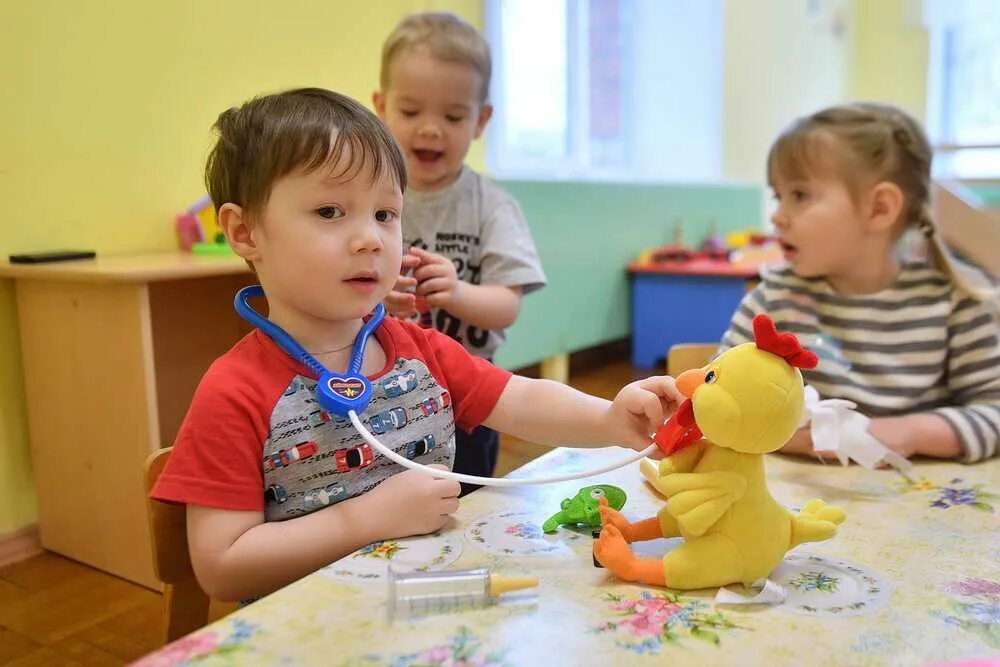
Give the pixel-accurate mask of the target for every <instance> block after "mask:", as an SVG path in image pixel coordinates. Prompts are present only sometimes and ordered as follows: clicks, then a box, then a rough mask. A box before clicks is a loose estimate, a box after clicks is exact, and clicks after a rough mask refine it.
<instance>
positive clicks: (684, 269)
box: [628, 259, 758, 368]
mask: <svg viewBox="0 0 1000 667" xmlns="http://www.w3.org/2000/svg"><path fill="white" fill-rule="evenodd" d="M757 268H758V267H757V266H756V265H747V264H733V263H730V262H725V261H718V260H707V259H696V260H690V261H683V262H632V263H631V264H629V266H628V271H629V274H630V275H631V278H632V365H633V366H639V367H642V368H653V367H654V366H656V365H657V364H658V363H659V362H660V360H661V359H663V358H664V357H665V356H666V354H667V351H668V350H669V349H670V347H671V346H672V345H677V344H679V343H717V342H719V340H720V339H721V338H722V334H724V333H725V332H726V330H727V329H728V328H729V322H730V319H731V318H732V316H733V313H734V312H735V311H736V308H737V306H739V304H740V300H741V299H742V298H743V295H744V294H746V292H747V290H748V289H749V288H751V287H752V286H753V285H754V284H756V278H757Z"/></svg>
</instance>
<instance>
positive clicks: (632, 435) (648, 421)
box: [610, 375, 685, 451]
mask: <svg viewBox="0 0 1000 667" xmlns="http://www.w3.org/2000/svg"><path fill="white" fill-rule="evenodd" d="M684 399H685V397H684V395H683V394H682V393H681V392H680V391H679V390H678V389H677V386H676V385H675V384H674V379H673V378H672V377H670V376H669V375H658V376H654V377H648V378H646V379H645V380H639V381H637V382H633V383H631V384H627V385H625V386H624V387H623V388H622V390H621V391H619V392H618V395H617V396H615V400H614V401H612V402H611V410H610V415H611V418H612V419H613V420H615V421H618V422H620V424H618V425H619V426H620V427H621V430H622V431H624V432H625V433H627V434H628V435H627V439H626V440H624V442H625V443H627V444H629V445H630V446H631V447H632V448H634V449H636V450H637V451H642V450H643V449H645V448H646V447H648V446H649V444H650V440H651V439H652V437H653V434H655V433H656V430H657V429H658V428H660V426H661V425H662V424H663V422H664V421H666V419H667V418H668V417H670V415H672V414H673V413H674V412H676V410H677V406H678V405H680V404H681V402H683V401H684Z"/></svg>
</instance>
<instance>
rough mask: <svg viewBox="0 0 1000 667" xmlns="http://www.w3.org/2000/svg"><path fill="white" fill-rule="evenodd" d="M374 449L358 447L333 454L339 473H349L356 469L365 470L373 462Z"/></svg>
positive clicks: (365, 446) (363, 446) (340, 450)
mask: <svg viewBox="0 0 1000 667" xmlns="http://www.w3.org/2000/svg"><path fill="white" fill-rule="evenodd" d="M372 458H373V457H372V448H371V447H369V446H368V445H358V446H357V447H348V448H347V449H338V450H337V451H336V452H334V453H333V460H334V461H335V462H336V464H337V471H338V472H347V471H349V470H353V469H355V468H364V467H365V466H367V465H370V464H371V462H372Z"/></svg>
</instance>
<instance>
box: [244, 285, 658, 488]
mask: <svg viewBox="0 0 1000 667" xmlns="http://www.w3.org/2000/svg"><path fill="white" fill-rule="evenodd" d="M261 296H264V289H263V288H262V287H261V286H260V285H250V286H249V287H244V288H243V289H241V290H240V291H239V292H237V293H236V299H235V306H236V312H237V313H239V315H240V316H241V317H242V318H243V319H245V320H246V321H247V322H249V323H250V324H252V325H253V326H255V327H257V328H258V329H260V330H261V331H263V332H264V333H265V334H267V336H268V337H270V338H271V340H273V341H274V342H275V343H277V345H278V346H279V347H280V348H281V349H282V350H284V351H285V352H286V353H287V354H288V355H289V356H291V357H292V358H293V359H297V360H299V361H301V362H302V363H303V364H305V365H306V366H308V367H309V368H310V369H311V370H312V371H313V372H314V373H316V376H317V377H318V378H319V380H318V381H317V382H316V400H318V401H319V404H320V406H322V407H323V409H324V410H326V411H327V412H332V413H333V414H336V415H338V416H340V417H346V418H348V419H350V420H351V424H353V425H354V428H355V429H357V431H358V433H359V434H360V435H361V437H362V438H364V440H365V442H367V443H368V444H369V445H371V446H372V447H374V448H375V449H376V450H377V451H378V452H379V453H380V454H382V455H383V456H385V457H386V458H388V459H389V460H391V461H395V462H396V463H398V464H399V465H401V466H405V467H407V468H410V469H412V470H419V471H420V472H423V473H426V474H428V475H431V476H433V477H437V478H439V479H453V480H455V481H456V482H466V483H470V484H479V485H482V486H521V485H526V484H551V483H554V482H566V481H569V480H574V479H580V478H583V477H591V476H593V475H600V474H602V473H606V472H609V471H611V470H616V469H618V468H621V467H623V466H627V465H629V464H630V463H635V462H636V461H638V460H640V459H642V458H644V457H646V456H649V455H650V454H652V453H653V452H654V451H656V449H657V445H656V444H652V445H650V446H649V447H647V448H646V449H645V450H643V451H641V452H639V453H638V454H635V455H634V456H630V457H629V458H627V459H623V460H621V461H618V462H616V463H612V464H609V465H605V466H603V467H600V468H595V469H594V470H588V471H586V472H577V473H572V474H568V475H554V476H550V477H536V478H533V479H507V478H496V477H478V476H476V475H464V474H462V473H456V472H452V471H450V470H441V469H439V468H431V467H428V466H425V465H423V464H421V463H417V462H415V461H411V460H410V459H408V458H406V457H404V456H400V455H399V454H397V453H396V452H394V451H392V450H391V449H389V448H388V447H386V446H385V445H383V444H382V443H381V442H379V441H378V439H377V438H376V437H375V436H374V435H372V434H371V433H370V432H369V431H368V429H366V428H365V426H364V424H363V423H361V419H360V418H359V417H358V413H359V412H364V410H365V408H366V407H367V406H368V403H369V402H370V401H371V399H372V384H371V382H369V380H368V378H366V377H365V376H364V374H363V373H362V372H361V362H362V360H363V358H364V352H365V345H366V344H367V342H368V339H369V338H370V337H371V335H372V333H373V332H374V331H375V329H376V328H378V326H379V324H381V323H382V319H383V318H384V317H385V306H384V305H382V304H381V303H380V304H378V305H377V306H375V310H374V311H373V313H372V315H371V317H369V318H368V319H367V320H366V321H365V323H364V324H363V325H362V327H361V330H360V331H359V332H358V335H357V337H355V339H354V347H353V350H352V351H351V361H350V364H349V365H348V367H347V373H345V374H339V373H334V372H332V371H330V370H329V369H328V368H327V367H326V366H324V365H323V364H321V363H320V362H319V360H317V359H316V357H314V356H312V355H311V354H309V352H308V351H306V349H305V348H304V347H302V346H301V345H300V344H299V343H298V341H296V340H295V339H294V338H292V337H291V336H290V335H289V334H288V332H287V331H285V330H284V329H282V328H281V327H279V326H278V325H277V324H275V323H274V322H271V321H270V320H269V319H267V318H266V317H264V316H263V315H261V314H260V313H258V312H257V311H256V310H254V309H253V307H252V306H251V305H250V304H249V303H248V299H251V298H255V297H261Z"/></svg>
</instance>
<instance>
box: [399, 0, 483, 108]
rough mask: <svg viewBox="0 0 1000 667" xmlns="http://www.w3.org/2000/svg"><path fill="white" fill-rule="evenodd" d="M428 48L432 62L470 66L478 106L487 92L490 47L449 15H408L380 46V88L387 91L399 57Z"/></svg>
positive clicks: (465, 25) (461, 21) (464, 24)
mask: <svg viewBox="0 0 1000 667" xmlns="http://www.w3.org/2000/svg"><path fill="white" fill-rule="evenodd" d="M420 46H423V47H427V48H428V49H429V50H430V53H431V55H432V56H434V57H435V58H439V59H441V60H444V61H447V62H454V63H461V64H463V65H469V66H470V67H472V68H473V69H475V70H476V72H477V73H478V74H479V77H480V78H481V79H482V89H481V91H480V95H479V101H480V103H485V102H486V98H487V97H488V95H489V90H490V75H491V73H492V70H493V61H492V59H491V58H490V46H489V44H487V43H486V40H485V39H483V36H482V35H480V34H479V31H477V30H476V29H475V28H474V27H472V26H471V25H470V24H468V23H466V22H465V21H463V20H462V19H460V18H458V17H457V16H455V15H454V14H450V13H448V12H425V13H422V14H411V15H409V16H407V17H406V18H405V19H403V20H402V21H400V22H399V25H397V26H396V28H395V29H394V30H393V31H392V33H390V34H389V36H388V37H387V38H386V40H385V44H383V45H382V71H381V74H380V75H379V84H380V85H381V86H382V90H387V89H388V88H389V68H390V66H391V65H392V61H393V59H394V58H395V57H396V56H397V55H399V54H400V53H402V52H404V51H407V50H409V49H412V48H415V47H420Z"/></svg>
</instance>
